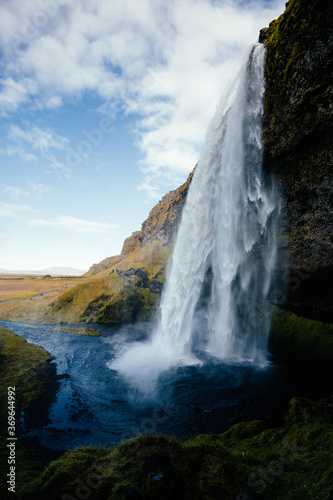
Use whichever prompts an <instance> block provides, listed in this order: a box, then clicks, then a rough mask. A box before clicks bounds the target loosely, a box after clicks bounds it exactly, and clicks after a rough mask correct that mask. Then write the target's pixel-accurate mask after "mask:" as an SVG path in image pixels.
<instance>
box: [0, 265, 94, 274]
mask: <svg viewBox="0 0 333 500" xmlns="http://www.w3.org/2000/svg"><path fill="white" fill-rule="evenodd" d="M85 272H87V270H86V269H85V270H83V269H75V268H74V267H56V266H53V267H48V268H47V269H40V270H38V271H37V270H34V271H23V270H19V271H17V270H16V271H13V270H8V269H1V268H0V274H50V275H57V276H58V275H59V276H81V274H84V273H85Z"/></svg>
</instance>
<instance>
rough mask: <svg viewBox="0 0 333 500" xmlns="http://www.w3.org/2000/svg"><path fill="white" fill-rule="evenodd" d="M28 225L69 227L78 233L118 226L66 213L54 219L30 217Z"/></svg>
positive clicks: (111, 228) (106, 231)
mask: <svg viewBox="0 0 333 500" xmlns="http://www.w3.org/2000/svg"><path fill="white" fill-rule="evenodd" d="M28 224H29V225H30V226H44V227H52V228H60V229H70V230H72V231H76V232H78V233H109V232H111V231H113V230H114V229H117V228H118V227H119V225H118V224H108V223H106V222H92V221H88V220H84V219H76V218H74V217H69V216H66V215H63V216H60V217H59V218H58V219H57V220H56V221H48V220H45V219H31V220H29V222H28Z"/></svg>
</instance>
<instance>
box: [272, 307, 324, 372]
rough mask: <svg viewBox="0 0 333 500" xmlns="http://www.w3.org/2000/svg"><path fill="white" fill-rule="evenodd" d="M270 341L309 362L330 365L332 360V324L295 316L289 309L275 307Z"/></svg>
mask: <svg viewBox="0 0 333 500" xmlns="http://www.w3.org/2000/svg"><path fill="white" fill-rule="evenodd" d="M270 342H271V344H272V345H275V346H278V347H279V348H281V349H283V350H285V351H288V352H294V353H297V354H299V355H300V356H302V357H303V358H304V359H305V360H307V361H309V362H311V363H317V364H320V365H321V366H322V367H325V366H326V367H327V368H328V367H331V366H332V360H333V324H328V323H322V322H320V321H314V320H311V319H307V318H303V317H300V316H297V315H296V314H294V313H292V312H291V311H285V310H282V309H278V308H275V309H274V311H273V316H272V326H271V336H270Z"/></svg>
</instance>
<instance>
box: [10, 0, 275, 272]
mask: <svg viewBox="0 0 333 500" xmlns="http://www.w3.org/2000/svg"><path fill="white" fill-rule="evenodd" d="M283 10H284V1H282V0H253V1H246V0H168V1H166V0H140V2H139V1H137V0H29V2H27V1H26V0H0V44H1V46H0V168H1V176H0V194H1V196H0V268H3V269H9V270H27V271H29V270H39V269H44V268H47V267H50V266H66V267H68V266H69V267H75V268H78V269H82V270H86V269H88V268H89V267H90V266H91V265H92V264H93V263H96V262H99V261H101V260H102V259H104V258H106V257H109V256H111V255H117V254H119V253H120V251H121V248H122V243H123V241H124V239H125V238H126V237H127V236H130V235H131V233H132V232H133V231H136V230H140V228H141V224H142V222H143V221H144V220H145V219H146V218H147V216H148V214H149V211H150V210H151V209H152V207H153V206H154V205H155V204H156V203H157V202H158V201H159V200H160V199H161V197H162V196H163V195H164V194H165V193H167V192H169V191H170V190H172V189H176V188H177V187H178V186H179V185H180V184H182V183H183V182H184V181H185V180H186V178H187V176H188V174H189V173H190V172H191V170H192V169H193V167H194V166H195V164H196V162H197V160H198V157H199V153H200V149H201V147H202V145H203V143H204V140H205V133H206V130H207V128H208V125H209V122H210V120H211V118H212V116H213V114H214V111H215V109H216V107H217V104H218V102H219V99H220V97H221V95H222V94H223V92H224V91H225V89H226V88H227V87H228V85H230V81H232V80H233V79H234V78H235V77H236V75H237V73H238V71H239V69H240V67H241V65H242V64H243V63H244V61H245V60H246V57H247V54H248V52H249V49H250V47H251V45H252V44H253V43H255V42H256V41H257V38H258V34H259V30H260V29H261V28H263V27H265V26H268V24H269V22H270V21H272V20H273V19H275V18H277V17H278V16H279V15H280V14H281V13H282V12H283Z"/></svg>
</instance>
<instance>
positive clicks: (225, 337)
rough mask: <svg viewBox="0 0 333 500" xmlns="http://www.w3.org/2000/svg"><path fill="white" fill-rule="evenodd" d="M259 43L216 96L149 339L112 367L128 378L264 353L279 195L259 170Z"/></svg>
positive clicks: (262, 360) (257, 359) (254, 358)
mask: <svg viewBox="0 0 333 500" xmlns="http://www.w3.org/2000/svg"><path fill="white" fill-rule="evenodd" d="M264 61H265V46H264V45H262V44H256V45H255V46H254V47H253V48H252V50H251V53H250V56H249V59H248V61H247V64H246V65H245V67H244V68H243V69H242V71H241V73H240V76H239V78H238V81H237V84H236V86H235V87H234V88H233V90H232V92H231V94H230V95H229V96H228V97H227V98H226V99H225V100H223V101H221V102H220V104H219V106H218V109H217V111H216V114H215V117H214V118H213V120H212V123H211V125H210V128H209V130H208V133H207V138H206V143H205V146H204V148H203V150H202V152H201V156H200V159H199V162H198V165H197V167H196V170H195V173H194V176H193V180H192V183H191V186H190V189H189V193H188V195H187V200H186V204H185V207H184V210H183V215H182V221H181V224H180V227H179V230H178V235H177V240H176V243H175V247H174V251H173V255H172V260H171V263H170V264H169V271H168V274H167V279H166V284H165V288H164V292H163V295H162V300H161V305H160V320H159V323H158V325H157V328H156V331H155V333H154V335H153V337H152V340H151V342H150V343H149V344H144V345H141V346H136V348H130V349H129V350H128V351H127V352H126V353H125V354H124V356H123V357H122V358H120V359H119V360H117V361H116V362H115V363H113V367H114V368H116V369H118V370H119V371H120V372H121V373H123V374H124V375H125V376H127V377H128V378H129V379H131V378H132V379H134V380H137V377H139V378H140V377H142V376H143V375H138V373H141V374H142V373H143V371H144V372H146V374H148V377H151V378H153V379H154V378H156V377H157V376H158V374H159V373H160V372H161V371H163V370H165V369H167V368H169V367H170V366H172V365H175V364H179V363H183V364H189V363H195V362H197V361H198V358H199V359H200V353H206V354H207V355H209V356H214V357H215V358H219V359H221V360H225V361H227V362H251V363H255V364H258V365H260V366H263V365H265V364H266V363H267V341H268V333H269V312H268V309H267V307H266V306H267V303H268V297H269V294H270V292H271V288H272V280H273V277H274V267H275V261H276V234H275V228H276V217H277V214H278V211H279V201H278V196H277V194H276V192H275V189H274V186H273V183H272V182H268V181H267V179H266V180H264V178H263V173H262V117H263V112H264V100H263V95H264V90H265V81H264Z"/></svg>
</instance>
